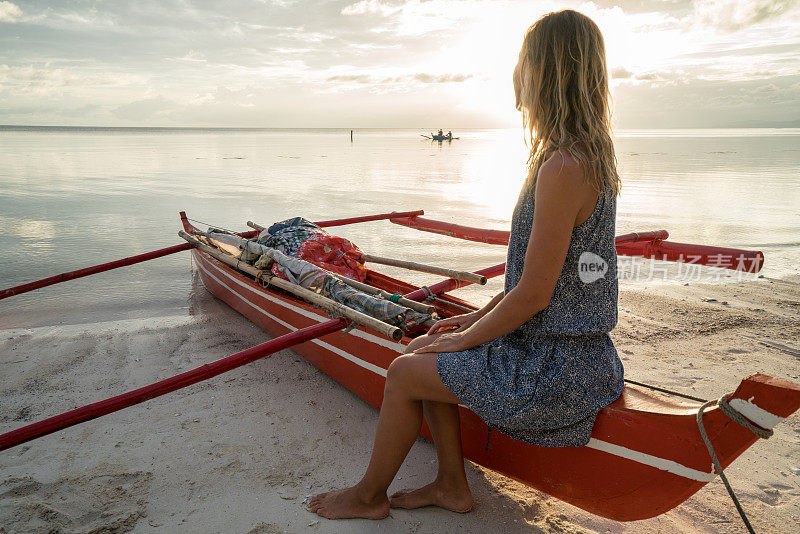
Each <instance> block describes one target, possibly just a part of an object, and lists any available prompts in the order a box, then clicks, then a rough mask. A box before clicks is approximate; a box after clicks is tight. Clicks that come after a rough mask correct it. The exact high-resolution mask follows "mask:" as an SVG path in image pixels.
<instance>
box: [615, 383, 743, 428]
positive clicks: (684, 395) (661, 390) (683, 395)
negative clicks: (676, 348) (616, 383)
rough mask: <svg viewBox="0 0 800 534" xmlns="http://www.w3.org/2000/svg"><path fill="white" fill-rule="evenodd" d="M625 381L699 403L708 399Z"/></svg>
mask: <svg viewBox="0 0 800 534" xmlns="http://www.w3.org/2000/svg"><path fill="white" fill-rule="evenodd" d="M625 382H626V383H628V384H635V385H637V386H642V387H644V388H648V389H652V390H654V391H660V392H661V393H668V394H670V395H674V396H676V397H682V398H684V399H689V400H693V401H697V402H701V403H702V402H708V400H706V399H701V398H700V397H693V396H691V395H687V394H685V393H680V392H678V391H673V390H671V389H665V388H660V387H658V386H651V385H650V384H645V383H644V382H637V381H636V380H628V379H627V378H626V379H625ZM731 419H733V418H731Z"/></svg>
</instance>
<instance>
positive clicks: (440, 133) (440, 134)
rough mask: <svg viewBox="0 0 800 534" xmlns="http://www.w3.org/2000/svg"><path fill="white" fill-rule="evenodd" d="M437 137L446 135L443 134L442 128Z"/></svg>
mask: <svg viewBox="0 0 800 534" xmlns="http://www.w3.org/2000/svg"><path fill="white" fill-rule="evenodd" d="M436 135H438V136H439V137H442V136H443V135H444V134H443V133H442V129H441V128H439V133H438V134H436Z"/></svg>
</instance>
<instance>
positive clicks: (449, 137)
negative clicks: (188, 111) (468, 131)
mask: <svg viewBox="0 0 800 534" xmlns="http://www.w3.org/2000/svg"><path fill="white" fill-rule="evenodd" d="M420 135H421V136H422V137H424V138H425V139H431V140H433V141H452V140H453V139H460V137H453V134H452V133H450V134H447V135H438V134H435V133H432V132H431V135H430V136H427V135H425V134H420Z"/></svg>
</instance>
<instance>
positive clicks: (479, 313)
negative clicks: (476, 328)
mask: <svg viewBox="0 0 800 534" xmlns="http://www.w3.org/2000/svg"><path fill="white" fill-rule="evenodd" d="M504 296H505V293H498V294H497V295H495V296H494V297H493V298H492V300H490V301H489V302H488V303H487V304H486V305H485V306H484V307H483V308H481V309H480V310H475V311H473V312H469V313H464V314H461V315H454V316H453V317H448V318H447V319H440V320H438V321H436V322H435V323H434V324H433V326H431V328H430V330H428V335H430V334H435V333H436V332H438V331H440V330H453V331H455V332H461V331H463V330H466V329H467V328H469V327H470V326H472V325H473V324H475V322H476V321H477V320H478V319H480V318H481V317H483V316H484V315H486V314H487V313H489V312H490V311H492V309H493V308H494V307H495V306H497V303H498V302H500V301H501V300H503V297H504Z"/></svg>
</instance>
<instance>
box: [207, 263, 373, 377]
mask: <svg viewBox="0 0 800 534" xmlns="http://www.w3.org/2000/svg"><path fill="white" fill-rule="evenodd" d="M197 266H198V268H200V270H202V271H203V272H204V273H205V274H206V275H208V276H210V277H211V278H213V279H214V280H215V281H216V282H217V283H218V284H219V285H221V286H222V287H224V288H225V289H227V290H228V291H230V292H231V293H232V294H233V295H236V296H237V297H239V298H240V299H241V300H242V301H243V302H245V303H246V304H248V305H249V306H251V307H252V308H254V309H255V310H257V311H258V312H259V313H261V314H262V315H265V316H267V317H269V318H270V319H272V320H273V321H275V322H276V323H278V324H280V325H283V326H285V327H286V328H288V329H289V330H291V331H292V332H294V331H295V330H297V328H296V327H294V326H293V325H291V324H289V323H287V322H286V321H284V320H282V319H279V318H278V317H276V316H274V315H272V314H271V313H269V312H268V311H267V310H265V309H264V308H262V307H261V306H259V305H258V304H255V303H253V302H250V301H249V300H247V299H246V298H244V297H243V296H242V295H240V294H239V293H237V292H236V291H234V290H233V289H231V287H230V286H228V284H226V283H225V282H223V281H222V280H220V279H219V278H217V277H216V276H214V275H213V274H212V273H211V272H210V271H208V270H207V269H205V268H203V265H202V264H201V263H200V262H198V263H197ZM214 267H216V265H214ZM217 271H218V272H223V273H224V274H225V275H226V276H228V278H230V279H232V280H234V281H237V282H238V280H236V279H235V278H233V277H231V276H230V275H228V273H225V272H224V271H221V270H220V269H219V268H217ZM263 296H265V295H263ZM270 300H274V301H275V302H276V303H278V304H281V305H286V303H285V302H283V301H282V300H280V299H270ZM286 307H289V306H286ZM291 308H294V309H295V310H297V309H300V308H297V307H296V306H291ZM317 317H319V319H320V320H321V321H320V322H324V321H326V320H330V318H329V317H322V316H317ZM352 333H353V330H351V331H350V332H349V334H352ZM311 342H312V343H314V344H316V345H319V346H320V347H322V348H324V349H326V350H329V351H331V352H333V353H334V354H337V355H339V356H341V357H342V358H344V359H346V360H349V361H351V362H353V363H354V364H356V365H358V366H360V367H363V368H364V369H367V370H369V371H372V372H373V373H375V374H378V375H381V376H382V377H384V378H386V369H384V368H382V367H379V366H377V365H375V364H373V363H370V362H367V361H364V360H362V359H361V358H357V357H355V356H353V355H352V354H350V353H349V352H346V351H343V350H342V349H340V348H338V347H334V346H333V345H331V344H330V343H326V342H325V341H322V340H321V339H312V340H311Z"/></svg>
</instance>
